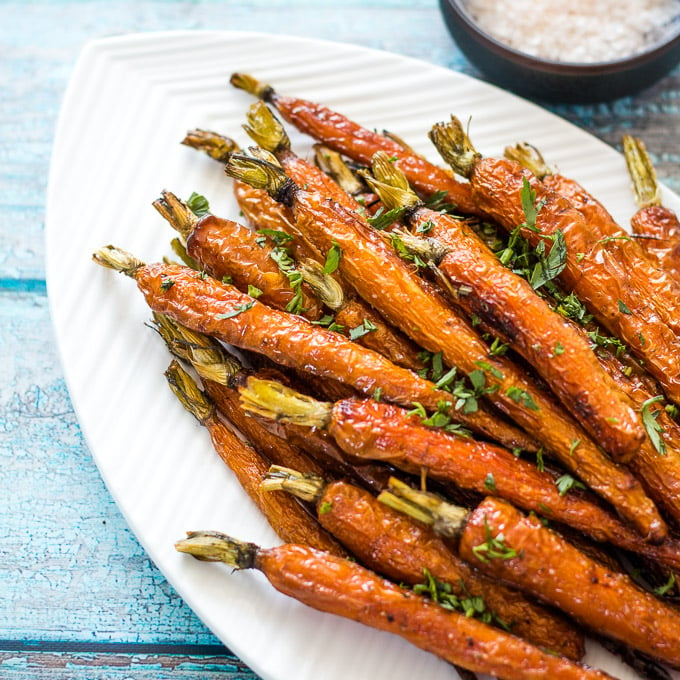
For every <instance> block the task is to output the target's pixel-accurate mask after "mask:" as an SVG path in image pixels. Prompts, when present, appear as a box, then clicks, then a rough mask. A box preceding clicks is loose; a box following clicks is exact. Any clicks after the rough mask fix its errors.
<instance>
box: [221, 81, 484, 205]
mask: <svg viewBox="0 0 680 680" xmlns="http://www.w3.org/2000/svg"><path fill="white" fill-rule="evenodd" d="M231 83H232V85H234V86H235V87H238V88H240V89H242V90H245V91H246V92H249V93H250V94H252V95H254V96H256V97H258V98H259V99H262V100H264V101H265V102H267V103H269V104H272V105H273V106H274V107H276V109H277V111H278V112H279V113H280V114H281V115H282V116H283V118H284V119H285V120H286V121H288V122H289V123H291V124H292V125H294V126H295V127H296V128H297V129H298V130H300V131H301V132H304V133H305V134H308V135H310V136H312V137H314V139H317V140H318V141H320V142H323V143H324V144H325V145H326V146H328V147H330V148H331V149H334V150H335V151H338V152H339V153H342V154H345V155H346V156H349V157H350V158H352V159H353V160H355V161H357V162H359V163H363V164H364V165H369V164H370V163H371V159H372V158H373V155H374V154H375V152H376V151H386V152H387V153H388V154H389V155H390V156H394V157H395V158H396V159H397V160H396V164H397V165H398V166H399V168H400V169H401V170H402V171H403V172H404V174H405V175H406V176H407V177H408V180H409V182H411V184H412V185H413V186H414V187H415V188H416V189H417V190H418V191H421V192H422V193H423V194H425V195H428V196H429V195H432V194H434V193H436V192H443V191H445V192H446V197H445V200H446V201H447V202H448V203H453V204H455V205H456V206H457V209H458V210H459V211H460V212H463V213H469V214H473V215H477V214H480V211H479V209H478V208H477V206H476V205H475V203H474V201H473V200H472V198H471V195H470V188H469V186H468V185H467V184H466V183H464V182H459V181H458V180H456V179H455V177H453V175H451V173H450V172H449V171H448V170H445V169H443V168H440V167H438V166H436V165H434V164H433V163H430V162H428V161H427V160H425V159H423V158H422V156H419V155H417V154H414V153H413V152H410V151H409V150H408V149H407V148H405V147H404V145H403V144H401V143H399V142H395V141H394V140H393V139H391V138H390V137H388V136H385V135H380V134H378V133H377V132H373V131H372V130H368V129H366V128H364V127H362V126H360V125H359V124H357V123H354V122H353V121H351V120H349V119H348V118H346V117H345V116H342V115H341V114H339V113H336V112H334V111H331V110H330V109H328V108H326V107H325V106H322V105H320V104H316V103H314V102H310V101H306V100H304V99H299V98H297V97H288V96H283V95H280V94H279V93H277V92H275V91H274V89H273V88H272V87H270V86H269V85H265V84H264V83H260V82H258V81H257V80H256V79H255V78H253V77H252V76H249V75H245V74H241V73H235V74H233V75H232V77H231Z"/></svg>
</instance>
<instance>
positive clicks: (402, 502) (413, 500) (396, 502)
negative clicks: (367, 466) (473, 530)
mask: <svg viewBox="0 0 680 680" xmlns="http://www.w3.org/2000/svg"><path fill="white" fill-rule="evenodd" d="M378 500H379V501H380V502H381V503H383V504H384V505H387V506H389V507H391V508H392V509H393V510H397V511H398V512H401V513H403V514H405V515H407V516H409V517H412V518H413V519H416V520H418V521H419V522H422V523H423V524H427V525H430V526H432V528H433V529H434V530H435V531H436V532H437V533H438V534H439V535H441V536H448V537H450V538H456V537H458V536H459V535H460V533H461V531H462V530H463V528H464V526H465V523H466V521H467V517H468V515H469V512H468V510H466V509H465V508H462V507H460V506H457V505H453V504H451V503H447V502H446V501H444V500H443V499H442V498H440V497H439V496H437V495H436V494H433V493H430V492H429V491H419V490H417V489H414V488H412V487H410V486H409V485H408V484H405V483H404V482H402V481H400V480H398V479H396V478H394V477H391V478H390V480H389V483H388V487H387V489H385V490H384V491H382V492H381V493H380V495H379V496H378Z"/></svg>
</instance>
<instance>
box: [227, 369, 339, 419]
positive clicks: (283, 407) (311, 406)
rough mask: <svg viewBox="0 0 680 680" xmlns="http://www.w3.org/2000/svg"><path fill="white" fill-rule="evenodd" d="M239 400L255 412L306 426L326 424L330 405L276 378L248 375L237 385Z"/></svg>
mask: <svg viewBox="0 0 680 680" xmlns="http://www.w3.org/2000/svg"><path fill="white" fill-rule="evenodd" d="M239 391H240V393H241V404H242V405H243V408H244V409H245V410H246V411H249V412H250V413H253V414H255V415H259V416H262V417H264V418H269V419H270V420H277V421H281V422H284V423H293V424H294V425H302V426H305V427H320V428H326V427H327V426H328V424H329V422H330V418H331V410H332V407H333V405H332V404H330V403H328V402H324V401H317V400H316V399H313V398H312V397H308V396H307V395H305V394H301V393H300V392H296V391H295V390H292V389H291V388H290V387H286V386H285V385H282V384H281V383H279V382H276V381H275V380H262V379H261V378H254V377H252V376H251V377H249V378H248V380H247V382H246V385H245V386H243V387H241V388H240V390H239Z"/></svg>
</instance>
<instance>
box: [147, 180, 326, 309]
mask: <svg viewBox="0 0 680 680" xmlns="http://www.w3.org/2000/svg"><path fill="white" fill-rule="evenodd" d="M153 205H154V207H155V208H156V209H157V210H158V211H159V212H160V213H161V215H163V217H164V218H165V219H166V220H167V221H168V222H169V223H170V225H171V226H172V227H173V228H175V229H177V230H178V231H179V232H180V233H181V235H182V237H183V238H184V239H185V241H186V248H187V253H188V255H189V256H190V257H192V258H193V259H194V260H195V261H196V262H199V263H200V265H201V266H202V268H203V270H204V271H206V272H207V273H208V274H210V276H212V277H213V278H215V279H217V280H218V281H221V280H222V279H225V278H226V279H229V280H230V281H231V282H232V283H233V284H234V285H235V286H236V287H237V288H238V289H239V290H241V291H244V292H246V291H248V290H257V291H259V292H258V295H259V297H260V299H261V301H262V302H264V303H265V304H268V305H271V306H273V307H276V308H277V309H285V310H287V311H289V312H294V313H296V314H304V316H305V317H306V318H308V319H310V320H312V321H315V320H317V319H319V318H320V317H321V314H322V305H321V303H320V302H319V301H318V300H317V299H315V297H314V295H313V293H312V292H311V291H309V290H308V289H306V287H305V286H304V285H303V281H302V276H301V275H300V274H299V273H297V272H293V271H292V270H293V269H294V266H293V263H292V261H291V260H290V255H289V254H288V253H287V251H286V250H285V247H280V246H276V245H275V244H274V243H273V242H272V241H271V240H270V239H268V238H267V237H266V236H263V235H259V236H258V234H256V233H255V232H253V231H252V230H251V229H248V228H247V227H244V226H242V225H240V224H238V223H237V222H233V221H232V220H227V219H223V218H220V217H216V216H215V215H212V214H210V213H208V214H206V215H203V216H202V217H200V218H198V217H195V216H194V215H193V213H192V212H191V210H190V209H189V207H188V206H187V204H186V203H184V202H183V201H181V200H180V199H179V198H177V196H175V195H174V194H173V193H172V192H169V191H163V192H162V194H161V196H160V198H158V199H156V200H155V201H154V202H153ZM288 263H289V264H288ZM284 270H286V271H289V273H290V275H289V276H287V275H286V273H285V271H284Z"/></svg>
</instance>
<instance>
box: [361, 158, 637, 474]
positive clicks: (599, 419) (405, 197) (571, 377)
mask: <svg viewBox="0 0 680 680" xmlns="http://www.w3.org/2000/svg"><path fill="white" fill-rule="evenodd" d="M372 167H373V174H374V176H373V177H372V178H369V182H370V184H371V186H372V187H373V188H374V189H375V190H376V192H377V193H378V194H379V195H380V196H381V198H382V200H383V202H384V203H385V204H386V206H387V207H388V208H389V209H390V210H398V211H400V212H403V219H404V220H405V221H406V222H407V223H408V225H409V226H410V227H411V228H412V230H413V235H412V236H411V242H412V243H413V238H414V237H415V236H417V235H418V234H426V235H427V239H428V241H429V243H428V242H426V241H424V240H423V239H417V240H416V241H415V243H416V244H417V245H416V247H419V248H420V249H421V250H419V253H418V254H419V255H421V258H422V256H423V251H422V248H427V249H428V251H429V253H428V256H429V260H431V261H434V263H435V264H436V266H437V268H438V270H439V271H440V272H442V273H443V274H444V276H446V277H447V278H448V279H449V282H450V284H451V286H452V287H454V288H455V292H457V293H458V296H457V300H458V304H459V305H460V306H462V307H463V308H464V309H465V310H466V311H467V312H468V314H469V315H470V317H472V315H476V316H477V317H479V318H480V319H484V320H485V321H486V322H487V323H488V324H489V325H490V326H491V327H493V328H498V329H499V330H500V331H501V332H502V333H503V335H504V336H505V337H507V338H509V340H510V343H511V347H512V348H513V349H515V350H516V351H517V352H518V353H519V354H520V355H521V356H522V357H524V359H526V360H527V361H528V362H529V363H530V364H531V365H532V366H533V367H534V369H536V371H537V372H538V374H539V375H540V376H541V377H542V378H543V379H544V380H545V381H546V383H547V385H548V386H549V387H550V388H551V389H552V390H553V392H555V394H556V395H557V396H558V397H559V399H560V401H561V402H562V404H563V405H564V406H565V407H566V408H567V409H569V410H570V411H571V413H572V415H573V416H574V417H575V418H576V419H577V420H578V421H579V422H580V423H581V425H582V426H583V427H585V428H586V430H588V431H589V432H590V434H591V435H592V436H593V437H594V438H595V440H596V441H598V442H600V443H601V445H602V446H603V448H604V449H605V450H606V451H608V452H609V453H611V454H612V455H613V456H614V457H615V458H616V459H617V460H620V461H622V462H625V461H627V460H630V458H632V457H633V455H634V454H635V453H636V451H637V449H638V448H639V446H640V443H641V442H642V441H643V439H644V438H645V431H644V429H643V427H642V423H641V422H640V417H639V415H638V414H637V413H636V412H635V410H634V409H633V404H632V402H631V400H630V398H629V397H628V396H627V395H625V394H624V393H623V392H622V391H621V390H620V389H619V388H618V386H617V385H616V383H615V382H614V381H613V380H612V378H611V377H610V376H609V374H608V373H607V372H606V371H604V370H603V368H602V367H601V365H600V363H599V361H598V360H597V357H596V356H595V354H594V353H593V351H592V349H591V346H590V342H589V341H588V340H587V339H586V338H584V337H583V335H582V334H581V333H579V332H578V331H577V330H576V329H575V328H574V327H573V326H572V325H571V324H570V323H569V322H568V321H567V320H566V319H565V318H564V317H562V316H561V315H559V314H557V313H556V312H555V311H554V310H553V309H551V308H550V306H549V305H548V303H547V302H546V301H545V300H544V299H543V298H542V297H539V296H538V295H537V294H536V293H535V291H534V289H533V288H532V286H531V285H530V284H529V283H528V282H527V281H526V280H525V279H523V278H522V277H520V276H519V275H517V274H515V273H514V272H512V271H510V270H509V269H508V268H507V267H505V266H504V265H503V264H502V263H501V262H500V260H499V259H498V257H497V256H496V255H494V254H493V253H492V252H491V251H490V250H489V249H488V248H487V246H486V245H485V244H484V242H483V241H482V240H481V239H480V238H479V237H478V236H477V235H476V234H475V233H474V231H472V230H471V229H470V228H469V226H468V225H467V224H466V222H464V221H463V220H461V219H458V218H456V217H454V216H451V215H448V214H446V213H442V212H439V211H436V210H432V209H431V208H428V207H427V206H426V205H425V204H424V203H423V202H422V201H421V200H420V199H419V198H418V197H417V196H416V194H415V193H414V192H413V191H412V190H410V188H409V186H408V182H407V180H406V179H405V177H404V175H403V174H402V173H401V172H400V171H399V170H398V169H397V168H395V167H394V164H393V163H391V161H390V159H389V157H388V156H386V155H385V154H384V153H383V152H378V153H377V154H376V155H375V157H374V159H373V166H372ZM431 239H435V240H436V241H437V243H433V242H432V240H431ZM418 244H420V245H418ZM406 247H407V248H408V247H409V246H408V244H407V245H406ZM423 259H424V258H423ZM459 291H460V292H459Z"/></svg>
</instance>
